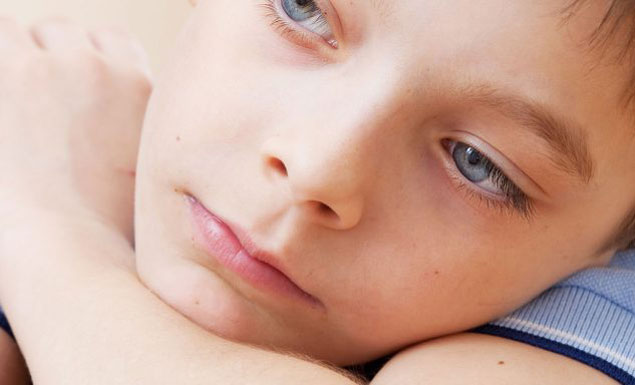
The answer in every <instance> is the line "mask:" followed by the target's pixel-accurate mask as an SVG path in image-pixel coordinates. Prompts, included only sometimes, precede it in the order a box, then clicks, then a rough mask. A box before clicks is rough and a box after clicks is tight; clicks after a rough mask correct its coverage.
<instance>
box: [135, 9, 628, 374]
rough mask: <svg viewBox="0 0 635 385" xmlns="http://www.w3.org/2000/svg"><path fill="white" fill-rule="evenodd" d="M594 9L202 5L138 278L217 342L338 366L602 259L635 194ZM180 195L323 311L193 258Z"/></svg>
mask: <svg viewBox="0 0 635 385" xmlns="http://www.w3.org/2000/svg"><path fill="white" fill-rule="evenodd" d="M609 3H610V2H607V1H600V0H597V1H596V0H594V1H586V2H583V3H579V4H578V5H577V6H575V7H571V8H568V11H567V12H568V15H569V16H568V17H567V16H563V13H562V10H563V9H564V8H566V6H567V5H568V4H567V3H565V2H560V1H555V2H554V1H553V0H540V1H535V0H532V1H529V0H527V1H513V2H509V1H507V0H483V1H478V2H474V1H467V0H456V1H445V0H432V1H420V0H405V1H391V0H373V1H368V0H353V1H349V0H346V1H343V0H314V1H313V0H249V1H233V0H214V1H211V0H202V1H201V2H200V3H199V4H198V5H197V10H196V11H195V13H194V15H193V17H192V18H191V20H190V21H189V22H188V24H187V26H186V27H185V30H184V32H183V35H182V37H181V41H180V45H179V47H178V48H177V50H176V52H175V53H174V56H173V59H172V62H171V64H170V65H169V66H168V67H167V70H166V71H165V73H164V76H163V77H162V78H161V79H160V81H159V82H158V84H157V86H156V92H155V94H154V95H153V97H152V101H151V104H150V108H149V112H148V116H147V121H146V125H145V128H144V133H143V140H142V146H141V154H140V162H139V170H138V171H139V172H138V175H139V177H138V183H137V187H138V200H137V212H136V220H137V223H136V225H137V227H136V229H137V234H136V237H137V255H138V269H139V273H140V276H141V277H142V279H143V280H144V282H145V283H146V284H147V285H148V286H149V287H150V288H151V289H152V290H154V291H155V292H156V293H157V294H158V295H159V296H160V297H161V298H162V299H163V300H165V301H166V302H167V303H169V304H170V305H172V306H173V307H175V308H176V309H177V310H179V311H181V312H182V313H184V314H185V315H187V316H188V317H190V318H191V319H193V320H194V321H195V322H197V323H199V324H201V325H203V326H204V327H206V328H208V329H210V330H212V331H214V332H216V333H219V334H221V335H224V336H226V337H229V338H234V339H237V340H240V341H245V342H252V343H257V344H265V345H270V346H276V347H278V348H284V349H289V350H293V351H297V352H302V353H307V354H310V355H312V356H315V357H318V358H322V359H326V360H330V361H332V362H335V363H337V364H340V365H345V364H350V363H354V362H363V361H366V360H369V359H371V358H374V357H377V356H380V355H382V354H385V353H387V352H390V351H393V350H397V349H399V348H401V347H404V346H406V345H408V344H412V343H414V342H417V341H420V340H424V339H427V338H431V337H434V336H438V335H442V334H447V333H451V332H456V331H461V330H465V329H468V328H471V327H473V326H476V325H478V324H481V323H484V322H486V321H488V320H491V319H492V318H495V317H498V316H502V315H503V314H505V313H506V312H509V311H511V310H513V309H514V308H516V307H518V306H520V305H521V304H523V303H524V302H526V301H528V300H529V299H530V298H532V297H534V296H536V295H537V294H539V293H540V292H541V291H542V290H544V289H546V288H547V287H549V286H550V285H552V284H554V283H555V282H557V281H558V280H561V279H562V278H564V277H565V276H567V275H569V274H571V273H573V272H575V271H577V270H580V269H583V268H586V267H590V266H600V265H602V264H605V263H606V262H607V261H608V259H609V258H610V256H611V255H612V253H613V252H614V251H615V250H616V248H617V247H618V241H619V242H620V243H622V244H625V242H626V240H627V237H621V238H620V239H619V240H617V238H618V236H617V234H618V233H619V232H620V231H621V230H624V229H626V228H628V226H629V225H628V223H627V219H628V217H629V214H628V213H630V212H632V211H631V210H632V208H633V207H635V167H633V164H635V152H634V151H633V149H634V147H633V146H634V143H633V138H634V137H635V131H634V130H635V128H634V127H633V126H634V125H633V123H632V122H633V112H632V111H633V110H632V109H629V108H631V107H627V106H626V103H625V101H624V100H625V96H624V95H625V89H626V87H627V84H630V83H628V82H629V81H630V79H631V72H630V71H631V69H630V67H629V64H630V63H629V62H630V60H631V57H625V56H624V55H620V52H622V51H621V48H622V47H623V45H624V39H627V38H626V37H625V36H626V35H628V33H627V32H628V29H629V28H632V27H631V25H630V24H628V23H626V22H625V21H624V20H622V19H620V20H618V22H616V23H614V24H615V25H617V26H618V27H616V29H615V30H614V31H610V32H611V35H612V36H613V37H612V38H611V41H608V40H607V41H606V42H605V44H603V47H604V48H602V49H591V48H592V47H590V46H589V41H592V40H593V39H592V37H593V36H592V35H593V33H594V31H595V30H596V29H597V27H598V26H599V25H600V24H601V22H602V19H603V17H604V15H605V14H606V13H607V12H606V11H607V9H608V7H609V6H610V4H609ZM616 3H619V4H622V3H623V4H628V5H629V6H630V7H631V9H632V4H633V1H628V2H627V1H623V2H619V0H618V1H616ZM631 12H632V11H631ZM618 16H619V15H618ZM563 17H564V18H565V19H566V22H565V21H564V19H563ZM612 17H615V16H612ZM609 21H610V20H609ZM629 23H630V21H629ZM606 25H609V26H610V25H612V24H611V23H610V22H607V23H606ZM610 28H613V27H612V26H611V27H609V29H610ZM598 36H600V35H598ZM627 40H628V39H627ZM598 47H599V45H598ZM188 194H189V195H192V196H194V197H195V198H196V199H197V200H198V201H199V202H200V203H201V204H203V205H204V206H205V207H206V208H207V209H208V210H209V211H211V212H212V213H214V214H215V215H217V216H218V217H220V218H222V219H223V220H225V221H226V222H227V224H231V225H232V226H239V227H241V228H243V229H245V230H246V232H247V233H248V234H249V235H250V237H251V238H252V240H253V241H254V243H255V244H256V245H257V246H258V247H259V248H261V249H263V250H265V251H267V252H268V253H270V254H271V255H272V256H273V258H274V259H275V261H274V262H272V263H273V264H276V265H277V266H278V267H279V268H280V270H283V271H284V272H285V273H286V274H287V276H288V277H289V278H290V279H291V280H293V281H294V282H295V284H297V285H298V286H299V287H300V288H301V289H302V290H304V291H305V292H307V293H309V294H310V295H311V296H312V297H313V298H315V299H317V301H318V303H319V305H317V306H311V305H310V304H309V303H308V302H307V301H302V300H295V299H293V298H290V297H289V296H285V295H282V294H280V293H276V292H274V291H270V290H263V289H262V288H261V286H258V285H253V284H252V283H253V282H251V281H249V280H245V279H243V278H242V276H241V275H240V274H237V273H236V272H235V271H233V270H231V269H228V268H227V267H226V266H225V265H224V264H222V263H219V260H218V258H217V256H213V255H209V254H208V253H207V252H205V250H204V249H205V247H204V246H203V244H202V243H201V239H202V235H201V234H202V231H201V229H200V228H199V227H200V221H198V220H197V219H196V218H197V216H196V214H195V213H194V214H193V211H192V203H191V201H190V200H187V199H185V197H186V195H188ZM194 212H196V210H194ZM631 216H632V215H631ZM624 231H626V230H624ZM203 232H204V231H203ZM207 236H208V237H210V236H212V237H213V236H214V234H211V235H210V234H207ZM203 238H204V237H203ZM270 262H271V261H270ZM250 282H251V283H250Z"/></svg>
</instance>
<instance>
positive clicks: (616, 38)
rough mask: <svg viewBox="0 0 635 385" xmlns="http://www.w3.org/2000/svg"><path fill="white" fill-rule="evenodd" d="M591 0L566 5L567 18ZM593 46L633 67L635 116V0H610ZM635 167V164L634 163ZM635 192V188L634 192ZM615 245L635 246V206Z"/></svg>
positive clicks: (630, 97)
mask: <svg viewBox="0 0 635 385" xmlns="http://www.w3.org/2000/svg"><path fill="white" fill-rule="evenodd" d="M588 1H589V0H571V3H569V4H568V5H567V6H566V7H565V8H564V9H563V13H564V21H565V22H566V21H567V20H569V19H570V18H572V17H574V16H575V15H576V13H577V12H578V11H579V9H580V8H581V7H582V6H584V5H585V4H587V3H588ZM588 44H589V48H590V49H592V50H598V49H599V50H602V52H603V53H604V52H605V51H606V50H607V49H608V48H609V47H612V48H617V50H616V51H615V52H616V54H615V55H613V57H614V58H615V60H616V63H617V64H625V65H628V66H630V67H631V68H632V70H631V72H630V78H629V80H628V81H627V83H626V84H625V88H624V94H623V96H622V99H623V103H624V106H623V107H624V108H625V109H626V110H627V112H628V113H629V114H630V115H631V116H632V117H635V0H610V1H608V2H607V9H606V13H605V14H604V15H603V17H602V19H601V20H600V23H599V24H598V26H597V28H596V29H595V30H594V31H591V32H590V35H589V42H588ZM631 122H633V130H634V132H635V119H631ZM633 166H634V167H635V165H633ZM632 193H633V194H635V191H633V192H632ZM611 247H617V248H618V249H626V248H630V247H635V208H633V210H631V212H629V213H627V214H626V215H625V217H624V219H623V221H622V223H621V225H620V228H619V230H618V232H617V233H616V236H615V237H614V238H613V240H612V242H611Z"/></svg>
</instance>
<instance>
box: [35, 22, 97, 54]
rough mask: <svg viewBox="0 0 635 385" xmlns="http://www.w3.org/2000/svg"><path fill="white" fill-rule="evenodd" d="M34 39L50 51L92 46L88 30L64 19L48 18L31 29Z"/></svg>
mask: <svg viewBox="0 0 635 385" xmlns="http://www.w3.org/2000/svg"><path fill="white" fill-rule="evenodd" d="M31 34H32V35H33V39H34V40H35V42H36V43H37V45H39V46H40V47H41V48H42V49H45V50H49V51H61V50H76V49H82V48H92V43H91V41H90V38H89V36H88V33H87V32H86V30H84V29H83V28H82V27H80V26H78V25H76V24H72V23H69V22H66V21H63V20H48V21H45V22H42V23H39V24H36V25H35V26H33V28H32V29H31Z"/></svg>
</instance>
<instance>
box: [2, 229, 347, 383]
mask: <svg viewBox="0 0 635 385" xmlns="http://www.w3.org/2000/svg"><path fill="white" fill-rule="evenodd" d="M78 230H79V231H78ZM34 238H36V239H37V242H35V241H33V239H34ZM11 245H12V246H11V250H12V252H14V253H15V252H19V253H20V255H19V258H15V257H12V258H5V261H3V263H8V262H10V263H11V264H12V266H11V268H10V269H6V268H5V267H6V266H2V270H3V271H5V272H8V271H9V270H11V273H7V274H5V273H3V274H2V281H3V282H0V285H1V286H0V289H1V290H2V300H3V305H4V306H5V308H6V311H7V314H8V316H9V319H10V320H11V322H12V324H13V326H14V329H15V333H16V336H17V338H18V340H19V342H20V345H21V347H22V349H23V353H24V356H25V358H26V360H27V362H28V364H29V367H30V369H31V374H32V376H33V380H34V382H35V383H36V384H38V385H48V384H100V383H104V384H139V383H144V384H145V383H148V384H149V383H152V384H161V383H166V384H167V383H169V384H174V383H178V384H181V383H187V384H199V383H200V384H215V383H223V384H232V383H236V384H245V383H249V384H299V383H301V384H311V383H315V384H321V385H322V384H347V383H348V384H352V383H353V382H352V381H351V380H349V379H348V378H346V377H345V376H343V375H341V374H339V373H338V372H336V371H334V370H331V369H329V368H325V367H323V366H320V365H317V364H313V363H311V362H308V361H304V360H301V359H298V358H294V357H291V356H286V355H283V354H278V353H273V352H269V351H265V350H261V349H256V348H252V347H249V346H245V345H241V344H237V343H233V342H230V341H226V340H223V339H221V338H219V337H216V336H214V335H213V334H211V333H208V332H206V331H204V330H202V329H201V328H199V327H198V326H196V325H194V324H193V323H191V322H190V321H189V320H187V319H185V318H184V317H182V316H181V315H180V314H178V313H176V312H175V311H174V310H172V309H171V308H169V307H168V306H167V305H165V304H164V303H163V302H161V301H160V300H159V299H157V298H156V297H155V296H154V295H152V294H151V293H150V292H149V291H148V290H147V289H146V288H145V287H144V286H142V285H141V283H140V282H139V281H138V280H137V278H136V276H135V275H134V274H132V273H131V272H130V270H129V269H126V268H123V267H122V266H123V264H117V263H114V262H112V261H113V260H118V261H126V260H127V259H131V258H132V256H131V254H132V253H133V251H132V250H131V248H130V247H129V246H128V244H127V242H126V241H125V239H124V238H123V237H119V236H117V235H115V234H114V233H111V232H110V231H108V230H107V229H105V228H104V229H102V228H101V227H100V226H98V225H95V226H94V227H89V226H87V227H84V228H82V229H79V228H77V226H74V227H72V231H71V230H70V228H69V229H68V230H65V229H64V228H62V227H56V229H55V230H53V228H52V227H50V226H47V227H42V228H41V229H40V230H38V231H37V232H36V233H32V234H14V235H13V238H12V240H11ZM4 252H7V250H6V249H5V250H4ZM113 253H115V254H117V257H116V258H113ZM3 257H4V256H3ZM124 263H125V262H124ZM26 276H28V277H30V278H29V280H28V281H27V280H24V279H21V278H20V277H26Z"/></svg>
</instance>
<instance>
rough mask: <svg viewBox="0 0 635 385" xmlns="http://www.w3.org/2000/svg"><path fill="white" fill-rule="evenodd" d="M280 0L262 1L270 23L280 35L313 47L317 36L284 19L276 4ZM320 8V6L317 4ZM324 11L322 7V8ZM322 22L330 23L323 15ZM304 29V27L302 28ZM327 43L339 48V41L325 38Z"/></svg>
mask: <svg viewBox="0 0 635 385" xmlns="http://www.w3.org/2000/svg"><path fill="white" fill-rule="evenodd" d="M277 1H280V0H265V2H264V3H261V4H260V6H261V7H263V8H264V9H265V16H266V17H267V18H269V19H270V20H271V22H270V23H269V24H270V25H271V26H272V27H273V28H274V30H276V31H277V32H279V33H280V35H282V36H284V37H289V38H291V39H293V40H296V41H297V42H299V43H300V44H301V45H303V46H310V47H313V46H314V45H315V44H316V38H315V37H311V36H310V35H311V33H310V32H308V31H306V32H303V31H300V30H299V29H298V28H297V27H296V26H294V25H293V24H292V23H291V22H289V21H287V20H285V19H283V18H282V17H281V16H280V12H279V11H278V7H277V6H276V2H277ZM316 7H317V8H318V9H320V7H319V6H317V5H316ZM320 11H322V9H320ZM320 23H328V21H327V20H326V18H324V17H323V16H322V17H321V18H320ZM302 29H303V28H302ZM321 40H323V41H324V42H325V43H326V44H328V45H329V46H330V47H332V48H337V41H333V42H328V41H326V40H324V39H321Z"/></svg>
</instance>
